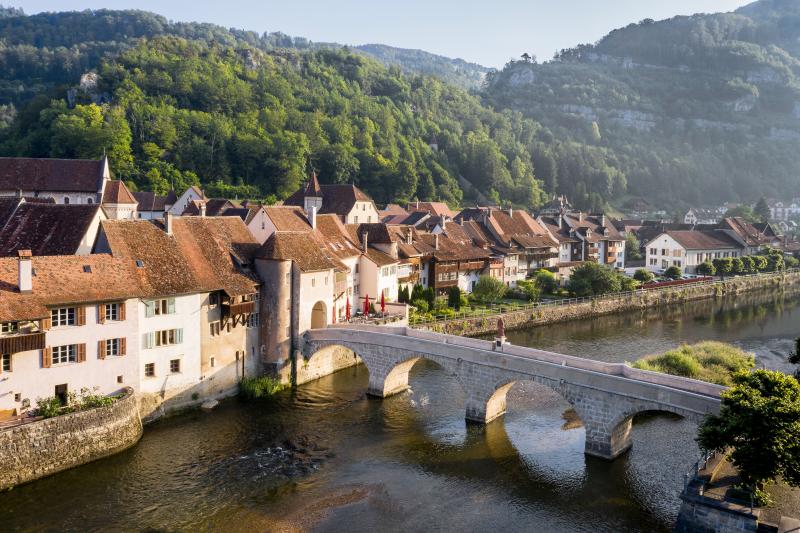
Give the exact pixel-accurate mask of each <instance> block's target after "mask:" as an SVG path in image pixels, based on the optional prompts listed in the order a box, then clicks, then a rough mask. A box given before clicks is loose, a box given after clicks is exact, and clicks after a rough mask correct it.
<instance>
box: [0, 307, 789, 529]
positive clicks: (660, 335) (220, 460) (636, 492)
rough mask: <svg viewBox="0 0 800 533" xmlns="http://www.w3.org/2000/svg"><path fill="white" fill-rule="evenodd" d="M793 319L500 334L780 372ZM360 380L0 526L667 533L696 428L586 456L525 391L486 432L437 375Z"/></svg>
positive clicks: (205, 416) (141, 460) (52, 496)
mask: <svg viewBox="0 0 800 533" xmlns="http://www.w3.org/2000/svg"><path fill="white" fill-rule="evenodd" d="M799 312H800V308H799V307H798V304H797V301H796V300H794V301H789V302H788V303H787V302H786V301H783V300H780V299H778V300H774V299H773V300H770V299H769V298H762V299H758V298H750V299H739V300H735V301H727V302H725V303H720V302H716V303H710V302H703V303H698V304H692V305H690V306H685V307H681V308H679V309H674V310H670V311H659V312H649V313H645V314H639V313H636V314H631V315H617V316H611V317H603V318H600V319H596V320H593V321H591V322H585V323H579V322H576V323H567V324H561V325H556V326H551V327H547V328H539V329H534V330H528V331H522V332H511V333H510V334H509V337H510V338H511V340H512V342H514V343H516V344H527V345H530V346H536V347H540V348H544V349H550V350H554V351H563V352H566V353H573V354H576V355H583V356H590V357H593V358H597V359H602V360H608V361H624V360H632V359H635V358H638V357H640V356H642V355H645V354H648V353H655V352H659V351H663V350H665V349H669V348H672V347H674V346H676V345H677V344H680V343H681V342H684V341H686V342H694V341H698V340H703V339H712V338H713V339H720V340H727V341H736V342H737V343H739V344H740V345H742V346H743V347H745V348H746V349H750V350H755V351H756V352H757V353H758V355H759V361H760V362H764V363H766V364H768V365H769V366H772V367H779V366H780V365H785V356H784V355H783V354H784V353H786V351H787V350H785V347H787V346H788V347H789V348H791V342H790V340H791V338H793V337H794V336H796V335H797V334H798V329H800V326H798V324H799V323H800V321H798V313H799ZM367 383H368V375H367V372H366V369H364V368H363V367H360V368H353V369H348V370H345V371H342V372H340V373H337V374H336V375H334V376H329V377H327V378H324V379H322V380H319V381H318V382H316V383H314V384H311V385H309V386H306V387H303V388H301V389H300V390H297V391H295V392H287V393H284V394H281V395H279V396H278V397H276V398H273V399H270V400H267V401H263V402H258V403H241V402H239V401H238V400H235V399H233V400H229V401H226V402H223V403H222V405H221V406H220V407H219V408H218V409H217V410H215V411H213V412H211V413H204V412H193V413H189V414H186V415H183V416H180V417H176V418H172V419H168V420H164V421H162V422H159V423H156V424H154V425H152V426H149V427H148V429H147V431H146V432H145V436H144V438H143V439H142V441H141V442H140V443H139V445H137V446H136V447H134V448H133V449H131V450H128V451H127V452H124V453H122V454H119V455H117V456H114V457H111V458H108V459H105V460H102V461H98V462H95V463H92V464H90V465H87V466H84V467H81V468H78V469H73V470H70V471H67V472H64V473H62V474H59V475H57V476H53V477H50V478H47V479H44V480H41V481H39V482H35V483H32V484H29V485H26V486H22V487H18V488H16V489H14V490H12V491H11V492H8V493H5V494H2V495H0V524H2V525H1V526H0V529H2V530H3V531H5V530H9V531H14V530H25V531H46V530H59V531H65V530H66V531H130V530H154V531H155V530H157V531H196V530H207V531H217V530H220V531H223V530H224V531H247V532H252V531H292V530H297V531H301V530H318V531H326V530H346V531H348V532H356V531H381V532H383V531H418V530H419V531H421V530H430V529H438V530H448V531H486V530H492V529H498V530H499V529H502V530H504V531H591V532H597V531H659V530H663V531H667V530H669V528H670V526H671V523H672V521H673V520H674V517H675V515H676V513H677V509H678V506H679V501H678V492H679V490H680V488H681V486H682V476H683V473H684V472H685V471H686V470H688V468H689V467H690V465H691V464H692V462H693V461H694V459H695V457H696V456H697V448H696V445H695V444H694V440H693V439H694V436H695V433H696V427H695V426H694V425H693V424H691V423H689V422H685V421H682V420H680V419H677V418H673V417H666V416H640V417H637V419H636V420H635V422H634V431H633V448H632V450H631V452H630V453H629V454H627V455H626V456H624V457H623V458H621V459H618V460H617V461H614V462H612V463H608V462H604V461H599V460H595V459H591V458H586V457H585V456H584V454H583V444H584V430H583V428H582V427H581V425H580V421H579V420H576V419H575V418H574V417H573V416H570V409H569V405H568V404H567V403H566V402H565V401H564V400H563V399H561V398H560V397H559V396H558V395H557V394H556V393H554V392H552V391H550V390H549V389H547V388H546V387H543V386H541V385H537V384H534V383H530V382H524V383H520V384H517V385H516V386H515V387H514V388H512V390H511V391H510V392H509V395H508V407H509V410H508V413H507V414H506V415H505V417H504V418H503V420H500V421H497V422H495V423H492V424H489V425H488V426H486V427H481V426H474V425H468V424H466V423H465V422H464V406H465V397H464V393H463V391H462V390H461V388H460V386H459V384H458V382H457V381H456V380H455V379H454V378H453V377H451V376H449V375H447V373H446V372H444V371H443V370H441V369H440V368H438V367H437V366H436V365H434V364H432V363H426V362H421V363H419V364H418V365H417V366H415V368H414V369H413V371H412V375H411V390H410V391H409V392H407V393H404V394H401V395H398V396H395V397H392V398H388V399H386V400H374V399H369V398H367V397H366V396H365V390H366V387H367Z"/></svg>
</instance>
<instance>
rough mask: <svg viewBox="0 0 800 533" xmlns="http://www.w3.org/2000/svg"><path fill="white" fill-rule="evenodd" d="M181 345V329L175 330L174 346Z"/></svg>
mask: <svg viewBox="0 0 800 533" xmlns="http://www.w3.org/2000/svg"><path fill="white" fill-rule="evenodd" d="M181 343H183V328H178V329H176V330H175V344H181Z"/></svg>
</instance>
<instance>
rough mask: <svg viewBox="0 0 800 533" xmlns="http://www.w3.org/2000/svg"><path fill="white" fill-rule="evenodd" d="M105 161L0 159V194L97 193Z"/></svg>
mask: <svg viewBox="0 0 800 533" xmlns="http://www.w3.org/2000/svg"><path fill="white" fill-rule="evenodd" d="M104 168H105V159H100V160H93V159H35V158H28V157H0V190H4V191H16V190H25V191H54V192H84V193H95V194H96V193H98V192H100V190H101V188H102V183H103V171H104Z"/></svg>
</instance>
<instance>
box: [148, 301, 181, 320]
mask: <svg viewBox="0 0 800 533" xmlns="http://www.w3.org/2000/svg"><path fill="white" fill-rule="evenodd" d="M144 314H145V316H147V317H151V316H159V315H174V314H175V298H164V299H162V300H150V301H149V302H145V313H144Z"/></svg>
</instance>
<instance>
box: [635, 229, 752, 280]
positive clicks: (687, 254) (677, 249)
mask: <svg viewBox="0 0 800 533" xmlns="http://www.w3.org/2000/svg"><path fill="white" fill-rule="evenodd" d="M743 252H744V249H743V247H742V246H741V244H739V243H738V242H737V241H736V240H735V239H734V238H733V237H731V236H730V234H729V233H728V232H726V231H722V230H718V229H717V230H678V231H667V232H665V233H662V234H660V235H658V236H656V237H655V238H654V239H652V240H651V241H650V242H649V243H648V244H647V253H646V256H645V265H646V267H647V269H649V270H652V271H656V272H657V271H663V270H666V269H667V268H669V267H673V266H674V267H678V268H680V269H681V271H683V272H685V273H687V274H695V273H696V272H697V267H698V265H701V264H703V263H704V262H705V261H713V260H714V259H723V258H734V257H741V256H742V255H744V253H743Z"/></svg>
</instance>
